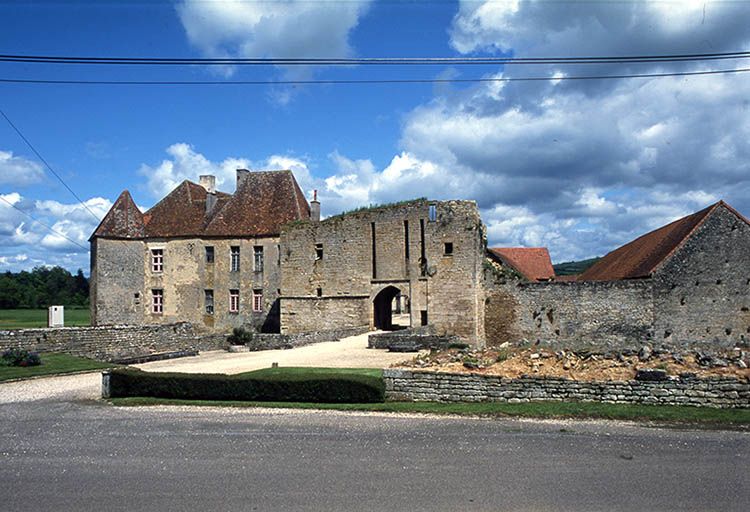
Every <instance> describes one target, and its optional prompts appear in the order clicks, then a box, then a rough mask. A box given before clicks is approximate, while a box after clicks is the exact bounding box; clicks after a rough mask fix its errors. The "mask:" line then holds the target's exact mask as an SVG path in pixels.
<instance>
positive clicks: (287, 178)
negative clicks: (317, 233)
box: [204, 171, 310, 236]
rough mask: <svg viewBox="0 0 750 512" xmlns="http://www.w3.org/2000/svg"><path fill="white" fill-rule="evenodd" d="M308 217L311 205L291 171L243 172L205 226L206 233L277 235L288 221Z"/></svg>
mask: <svg viewBox="0 0 750 512" xmlns="http://www.w3.org/2000/svg"><path fill="white" fill-rule="evenodd" d="M309 218H310V205H309V204H308V203H307V200H306V199H305V195H304V194H303V193H302V190H300V188H299V185H297V180H295V179H294V175H293V174H292V171H261V172H250V173H247V174H245V175H244V177H243V178H242V180H241V181H240V183H239V184H238V185H237V191H236V192H235V193H234V195H233V196H232V198H231V199H230V200H229V202H227V204H226V206H224V207H223V208H222V209H221V210H219V211H218V212H217V213H216V214H215V215H214V217H213V219H212V220H211V221H210V222H209V224H208V225H207V226H206V229H205V232H204V233H205V234H206V235H210V236H229V235H232V234H240V233H243V234H250V235H253V236H259V235H278V234H279V233H281V226H283V225H284V224H286V223H287V222H291V221H295V220H303V219H309Z"/></svg>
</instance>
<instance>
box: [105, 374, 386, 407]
mask: <svg viewBox="0 0 750 512" xmlns="http://www.w3.org/2000/svg"><path fill="white" fill-rule="evenodd" d="M279 370H281V369H279ZM284 370H292V371H274V372H269V371H260V372H250V373H244V374H239V375H220V374H196V373H152V372H144V371H141V370H135V369H117V370H112V371H111V372H110V376H109V379H110V381H109V385H110V396H111V397H112V398H121V397H134V396H140V397H154V398H175V399H182V400H241V401H252V402H313V403H373V402H384V401H385V383H384V382H383V379H382V377H381V376H375V375H371V374H370V375H368V374H358V373H356V372H353V371H346V370H342V371H339V370H337V369H330V370H327V371H326V370H322V369H320V368H311V369H310V371H305V369H303V368H293V369H284Z"/></svg>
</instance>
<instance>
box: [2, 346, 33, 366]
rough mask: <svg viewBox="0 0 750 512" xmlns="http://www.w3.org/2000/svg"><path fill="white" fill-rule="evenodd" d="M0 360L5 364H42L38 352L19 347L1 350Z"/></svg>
mask: <svg viewBox="0 0 750 512" xmlns="http://www.w3.org/2000/svg"><path fill="white" fill-rule="evenodd" d="M0 361H2V364H3V365H5V366H39V365H40V364H42V360H41V358H40V357H39V354H37V353H36V352H29V351H28V350H22V349H20V348H12V349H10V350H6V351H5V352H3V355H2V357H1V358H0Z"/></svg>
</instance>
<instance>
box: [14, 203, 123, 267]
mask: <svg viewBox="0 0 750 512" xmlns="http://www.w3.org/2000/svg"><path fill="white" fill-rule="evenodd" d="M84 204H85V205H86V207H87V208H88V209H90V210H91V212H93V213H94V215H95V216H96V217H95V216H94V215H91V212H89V211H88V210H87V209H86V208H85V207H84V206H83V205H81V204H80V203H71V204H66V203H60V202H58V201H51V200H44V201H42V200H36V201H34V200H31V199H29V198H26V197H24V196H22V195H21V194H20V193H18V192H11V193H9V194H1V195H0V240H1V241H2V244H0V269H1V270H13V271H17V270H22V269H28V268H31V267H34V266H39V265H62V266H65V267H67V268H69V269H73V270H75V269H77V268H88V258H89V256H88V238H89V236H91V233H93V231H94V229H96V226H97V225H98V223H99V220H98V219H99V218H101V217H103V216H104V215H105V214H106V213H107V211H109V209H110V208H111V207H112V202H111V201H110V200H109V199H104V198H101V197H93V198H90V199H88V200H86V201H85V202H84ZM11 205H13V206H11Z"/></svg>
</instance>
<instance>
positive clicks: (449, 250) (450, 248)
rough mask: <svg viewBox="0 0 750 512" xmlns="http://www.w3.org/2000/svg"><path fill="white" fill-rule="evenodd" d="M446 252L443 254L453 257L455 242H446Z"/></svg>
mask: <svg viewBox="0 0 750 512" xmlns="http://www.w3.org/2000/svg"><path fill="white" fill-rule="evenodd" d="M443 246H444V248H445V250H444V251H443V254H445V255H446V256H452V255H453V242H445V244H443Z"/></svg>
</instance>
